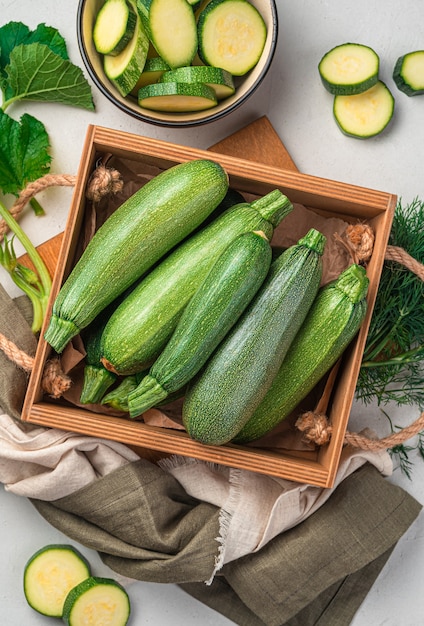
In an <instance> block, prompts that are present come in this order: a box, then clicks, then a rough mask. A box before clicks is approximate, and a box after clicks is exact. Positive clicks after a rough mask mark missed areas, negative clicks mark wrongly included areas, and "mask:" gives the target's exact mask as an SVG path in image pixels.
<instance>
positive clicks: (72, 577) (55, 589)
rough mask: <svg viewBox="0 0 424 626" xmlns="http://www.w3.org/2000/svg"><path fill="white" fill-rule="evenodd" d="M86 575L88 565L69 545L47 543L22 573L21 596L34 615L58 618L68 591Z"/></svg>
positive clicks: (88, 572)
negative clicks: (33, 611) (23, 596)
mask: <svg viewBox="0 0 424 626" xmlns="http://www.w3.org/2000/svg"><path fill="white" fill-rule="evenodd" d="M89 576H90V566H89V564H88V562H87V561H86V559H85V558H84V557H83V555H82V554H80V552H79V551H78V550H77V549H76V548H74V547H73V546H70V545H62V544H50V545H47V546H45V547H44V548H41V549H40V550H37V552H35V554H33V555H32V557H31V558H30V559H29V560H28V562H27V564H26V566H25V571H24V594H25V598H26V600H27V602H28V604H29V605H30V606H31V607H32V608H33V609H34V610H35V611H37V612H38V613H41V614H42V615H48V616H49V617H62V611H63V605H64V603H65V599H66V596H67V595H68V593H69V591H70V590H71V589H72V588H73V587H75V585H78V584H79V583H80V582H82V581H83V580H85V579H86V578H88V577H89Z"/></svg>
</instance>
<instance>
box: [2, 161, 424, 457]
mask: <svg viewBox="0 0 424 626" xmlns="http://www.w3.org/2000/svg"><path fill="white" fill-rule="evenodd" d="M75 183H76V176H71V175H66V174H64V175H56V174H47V175H45V176H43V177H42V178H40V179H38V180H36V181H34V182H33V183H30V184H29V185H28V186H27V187H26V188H25V189H24V190H23V192H22V193H21V194H20V195H19V197H18V198H17V200H16V202H15V203H14V205H13V206H12V208H11V209H10V212H11V213H12V215H13V216H14V217H15V219H17V218H18V217H19V215H20V214H21V212H22V210H23V208H24V207H25V205H26V204H27V203H28V202H29V200H31V198H32V197H33V196H34V195H36V194H37V193H38V192H39V191H42V190H43V189H46V188H47V187H50V186H53V185H59V186H74V185H75ZM122 187H123V181H122V179H121V175H120V174H119V172H118V171H117V170H115V169H113V168H108V167H106V164H105V163H102V162H100V163H99V164H98V165H97V167H96V169H95V170H94V172H93V174H92V175H91V178H90V180H89V181H88V184H87V192H86V196H87V198H88V199H90V200H92V202H94V203H97V202H99V201H100V200H101V199H102V198H103V197H104V196H106V195H108V194H111V193H112V194H115V193H117V192H118V191H120V190H121V189H122ZM6 232H7V226H6V224H5V222H4V221H3V220H0V241H1V240H2V239H3V236H4V234H5V233H6ZM334 237H335V239H336V240H337V241H338V242H339V243H340V244H341V245H342V246H343V247H344V248H345V249H346V250H347V252H348V253H349V255H350V257H351V259H352V262H353V263H362V264H364V265H366V264H367V263H368V261H369V259H370V258H371V255H372V251H373V247H374V239H375V236H374V231H373V230H372V228H371V226H369V225H368V224H355V225H349V226H347V227H346V229H345V231H344V232H343V233H342V235H339V234H337V233H336V234H335V235H334ZM384 258H385V260H388V261H395V262H397V263H399V264H401V265H404V266H405V267H406V268H407V269H409V270H410V271H411V272H413V273H414V274H416V275H417V276H418V277H419V278H420V279H421V280H423V281H424V265H423V264H421V263H420V262H419V261H417V260H416V259H414V258H413V257H412V256H411V255H409V254H408V253H407V252H406V251H405V250H403V249H402V248H400V247H398V246H390V245H388V246H387V247H386V252H385V257H384ZM0 349H1V350H2V351H3V352H4V354H5V355H6V356H7V357H8V358H9V359H10V360H11V361H12V362H13V363H15V365H17V366H18V367H20V368H21V369H23V370H24V371H26V372H30V371H31V370H32V368H33V366H34V358H33V357H31V356H29V355H27V354H26V353H25V352H24V351H23V350H20V349H19V348H18V347H17V346H16V345H15V344H14V343H13V342H12V341H10V340H9V339H7V338H6V337H5V336H4V335H3V334H2V333H0ZM339 365H340V361H338V362H337V363H336V364H335V365H334V366H333V368H332V370H331V372H330V374H329V376H328V379H327V382H326V385H325V388H324V392H323V394H322V396H321V398H320V400H319V402H318V404H317V406H316V407H315V410H314V411H307V412H306V413H304V414H302V415H301V416H300V417H299V418H298V419H297V420H296V423H295V426H296V428H297V429H298V430H299V431H300V432H302V433H303V439H304V440H305V441H307V442H309V443H315V444H316V445H319V446H322V445H325V444H326V443H328V442H329V440H330V438H331V434H332V426H331V424H330V423H329V420H328V417H327V416H326V415H325V411H326V410H327V406H328V400H329V397H330V393H331V389H332V387H333V384H334V379H335V377H336V375H337V371H338V368H339ZM71 384H72V381H71V379H70V378H69V376H67V375H66V374H64V372H63V371H62V369H61V366H60V360H59V358H57V357H55V358H53V359H51V360H49V361H47V363H46V365H45V368H44V372H43V378H42V383H41V386H42V389H43V391H45V393H47V394H49V395H50V396H52V397H53V398H60V397H61V396H62V395H63V394H64V393H65V392H66V391H67V390H68V389H69V388H70V386H71ZM423 429H424V412H423V413H422V414H421V415H420V416H419V417H418V419H416V420H415V421H414V422H413V423H412V424H411V425H410V426H407V427H405V428H403V429H402V430H400V431H398V432H397V433H393V434H391V435H389V436H388V437H383V438H381V439H370V438H369V437H365V436H364V435H360V434H359V433H352V432H349V431H346V433H345V443H346V444H349V445H351V446H353V447H355V448H361V449H363V450H383V449H389V448H392V447H394V446H396V445H399V444H401V443H403V442H405V441H407V440H408V439H410V438H412V437H413V436H414V435H417V434H418V433H419V432H421V431H422V430H423Z"/></svg>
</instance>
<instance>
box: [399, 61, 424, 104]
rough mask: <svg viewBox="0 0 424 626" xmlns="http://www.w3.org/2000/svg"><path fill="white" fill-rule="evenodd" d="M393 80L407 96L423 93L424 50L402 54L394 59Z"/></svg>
mask: <svg viewBox="0 0 424 626" xmlns="http://www.w3.org/2000/svg"><path fill="white" fill-rule="evenodd" d="M393 80H394V81H395V83H396V86H397V88H398V89H400V91H403V93H405V94H406V95H407V96H419V95H423V94H424V50H415V51H414V52H408V53H407V54H403V55H402V56H401V57H399V58H398V60H397V61H396V64H395V67H394V70H393Z"/></svg>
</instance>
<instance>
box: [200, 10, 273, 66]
mask: <svg viewBox="0 0 424 626" xmlns="http://www.w3.org/2000/svg"><path fill="white" fill-rule="evenodd" d="M197 31H198V40H199V57H200V59H201V60H202V61H203V62H204V63H205V65H212V66H213V67H220V68H222V69H224V70H227V71H228V72H230V74H232V75H233V76H244V75H245V74H247V72H249V71H250V70H251V69H252V68H253V67H254V66H255V65H256V64H257V62H258V61H259V59H260V57H261V54H262V51H263V49H264V46H265V41H266V37H267V28H266V24H265V22H264V19H263V17H262V15H261V14H260V12H259V11H258V10H257V9H256V7H254V6H253V4H251V3H250V2H248V1H247V0H212V1H211V2H209V3H208V4H207V5H206V6H205V8H204V9H203V10H202V11H201V13H200V15H199V18H198V22H197Z"/></svg>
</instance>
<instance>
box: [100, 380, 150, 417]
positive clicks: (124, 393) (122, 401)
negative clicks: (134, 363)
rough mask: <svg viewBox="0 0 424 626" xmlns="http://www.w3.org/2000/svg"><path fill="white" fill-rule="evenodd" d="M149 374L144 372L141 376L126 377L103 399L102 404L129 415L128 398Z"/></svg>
mask: <svg viewBox="0 0 424 626" xmlns="http://www.w3.org/2000/svg"><path fill="white" fill-rule="evenodd" d="M147 373H148V370H143V371H142V372H140V374H129V375H128V376H124V377H123V379H122V380H121V382H120V383H119V385H118V386H117V387H115V388H114V389H112V390H111V391H110V392H109V393H107V394H106V395H105V396H104V397H103V398H102V404H107V405H108V406H110V407H112V408H113V409H116V410H117V411H123V412H124V413H128V396H129V394H130V393H131V392H132V391H134V389H137V385H138V384H139V383H140V382H141V381H142V380H143V378H144V377H145V376H146V375H147Z"/></svg>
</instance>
